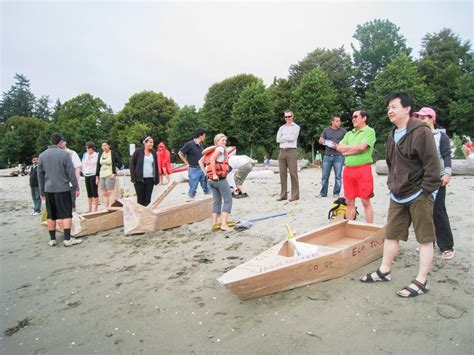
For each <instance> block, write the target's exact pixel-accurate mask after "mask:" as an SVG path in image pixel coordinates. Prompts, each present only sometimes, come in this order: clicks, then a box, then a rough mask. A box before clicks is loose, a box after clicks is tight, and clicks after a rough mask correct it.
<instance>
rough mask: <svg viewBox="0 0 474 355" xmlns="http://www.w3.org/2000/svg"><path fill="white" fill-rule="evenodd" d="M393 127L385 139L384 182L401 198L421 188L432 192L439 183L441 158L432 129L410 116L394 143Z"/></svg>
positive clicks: (427, 192)
mask: <svg viewBox="0 0 474 355" xmlns="http://www.w3.org/2000/svg"><path fill="white" fill-rule="evenodd" d="M394 133H395V129H393V130H392V131H391V132H390V134H389V136H388V139H387V153H386V156H385V158H386V161H387V166H388V179H387V185H388V188H389V190H390V192H391V193H393V195H394V196H395V197H396V198H398V199H403V198H406V197H409V196H412V195H414V194H415V193H417V192H418V191H420V189H422V190H423V192H424V193H426V194H431V193H432V192H433V191H436V190H437V189H438V188H439V187H440V186H441V180H440V178H439V176H440V162H439V158H438V151H437V148H436V143H435V140H434V138H433V133H432V132H431V129H430V128H429V127H428V126H427V125H426V124H425V123H423V122H421V121H418V120H415V119H413V118H410V119H409V120H408V123H407V132H406V134H405V135H404V136H403V137H402V138H401V139H400V140H399V141H398V143H395V140H394Z"/></svg>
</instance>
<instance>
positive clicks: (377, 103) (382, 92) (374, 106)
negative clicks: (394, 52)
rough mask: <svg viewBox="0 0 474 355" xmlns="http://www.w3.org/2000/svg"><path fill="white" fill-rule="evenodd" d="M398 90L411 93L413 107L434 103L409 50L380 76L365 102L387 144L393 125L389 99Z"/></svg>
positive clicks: (380, 138) (381, 140) (381, 141)
mask: <svg viewBox="0 0 474 355" xmlns="http://www.w3.org/2000/svg"><path fill="white" fill-rule="evenodd" d="M396 91H404V92H408V93H410V94H411V96H412V97H413V100H414V107H413V110H415V109H416V108H419V107H422V106H430V105H431V104H432V103H433V94H432V93H431V91H430V90H429V88H428V87H427V86H426V84H425V83H424V77H423V76H422V75H421V74H420V73H419V71H418V67H417V64H416V63H415V62H413V61H412V60H411V59H410V58H409V57H408V56H407V55H406V54H405V53H400V54H399V55H398V56H397V57H396V58H395V59H394V60H393V61H392V62H391V63H390V64H388V65H387V67H386V68H385V69H384V70H383V71H382V72H381V73H380V74H379V75H378V76H377V79H375V81H374V83H373V85H372V87H371V88H370V89H369V90H368V91H367V95H366V98H365V99H364V102H363V103H364V108H365V109H367V110H368V112H369V125H370V126H371V127H373V128H374V129H375V131H376V132H377V142H378V143H379V144H381V145H384V144H385V139H386V137H387V135H388V132H389V131H390V130H391V129H392V127H393V125H392V124H391V123H390V121H389V119H388V117H387V103H386V100H387V97H388V96H389V95H390V94H392V93H393V92H396ZM381 148H382V147H381ZM380 151H384V149H380Z"/></svg>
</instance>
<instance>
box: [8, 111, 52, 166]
mask: <svg viewBox="0 0 474 355" xmlns="http://www.w3.org/2000/svg"><path fill="white" fill-rule="evenodd" d="M46 127H47V123H46V122H44V121H42V120H40V119H39V118H36V117H22V116H13V117H10V118H9V119H8V120H7V121H6V122H5V128H4V130H3V133H4V134H3V137H1V139H2V145H1V146H2V148H1V151H2V152H1V154H0V155H1V159H2V163H6V160H9V161H10V163H11V164H18V163H25V164H27V163H29V162H30V161H31V157H32V156H33V154H36V153H39V152H38V151H36V141H37V139H38V136H39V133H40V132H42V131H43V130H44V129H45V128H46ZM15 140H17V141H15Z"/></svg>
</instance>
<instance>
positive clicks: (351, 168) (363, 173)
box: [336, 110, 375, 223]
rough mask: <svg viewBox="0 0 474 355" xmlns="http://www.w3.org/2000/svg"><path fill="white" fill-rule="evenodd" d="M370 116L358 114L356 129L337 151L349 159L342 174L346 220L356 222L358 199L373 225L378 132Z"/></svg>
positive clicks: (367, 218) (368, 221)
mask: <svg viewBox="0 0 474 355" xmlns="http://www.w3.org/2000/svg"><path fill="white" fill-rule="evenodd" d="M368 120H369V114H368V113H367V111H365V110H357V111H354V114H353V115H352V124H353V125H354V129H353V130H352V131H349V132H347V133H346V135H345V136H344V138H343V139H342V141H341V143H339V144H338V145H336V150H337V151H338V152H340V153H342V155H344V156H345V157H346V159H345V167H344V170H343V172H342V182H343V186H344V195H345V197H346V203H347V212H346V218H347V219H348V220H353V219H354V218H355V215H356V209H355V199H356V198H360V200H361V202H362V205H363V206H364V214H365V220H366V222H367V223H373V221H374V210H373V208H372V203H371V202H370V199H371V198H372V197H373V196H374V179H373V176H372V166H371V165H372V163H373V160H372V152H373V150H374V145H375V130H374V129H373V128H371V127H369V126H368V125H367V124H368Z"/></svg>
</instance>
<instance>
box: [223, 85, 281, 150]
mask: <svg viewBox="0 0 474 355" xmlns="http://www.w3.org/2000/svg"><path fill="white" fill-rule="evenodd" d="M232 121H233V123H234V127H235V132H236V138H237V141H238V142H239V143H240V147H242V148H244V149H248V148H250V156H251V157H252V152H253V148H254V147H255V146H258V145H263V146H265V147H268V148H269V147H270V146H271V144H272V142H273V141H274V139H275V138H274V137H273V131H271V130H270V128H272V124H273V107H272V103H271V101H270V98H269V97H268V95H267V94H266V92H265V86H264V85H263V83H261V82H257V83H254V84H250V85H249V86H247V87H246V88H245V89H244V90H242V92H241V93H240V95H239V98H238V99H237V101H236V103H235V104H234V106H233V108H232Z"/></svg>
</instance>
